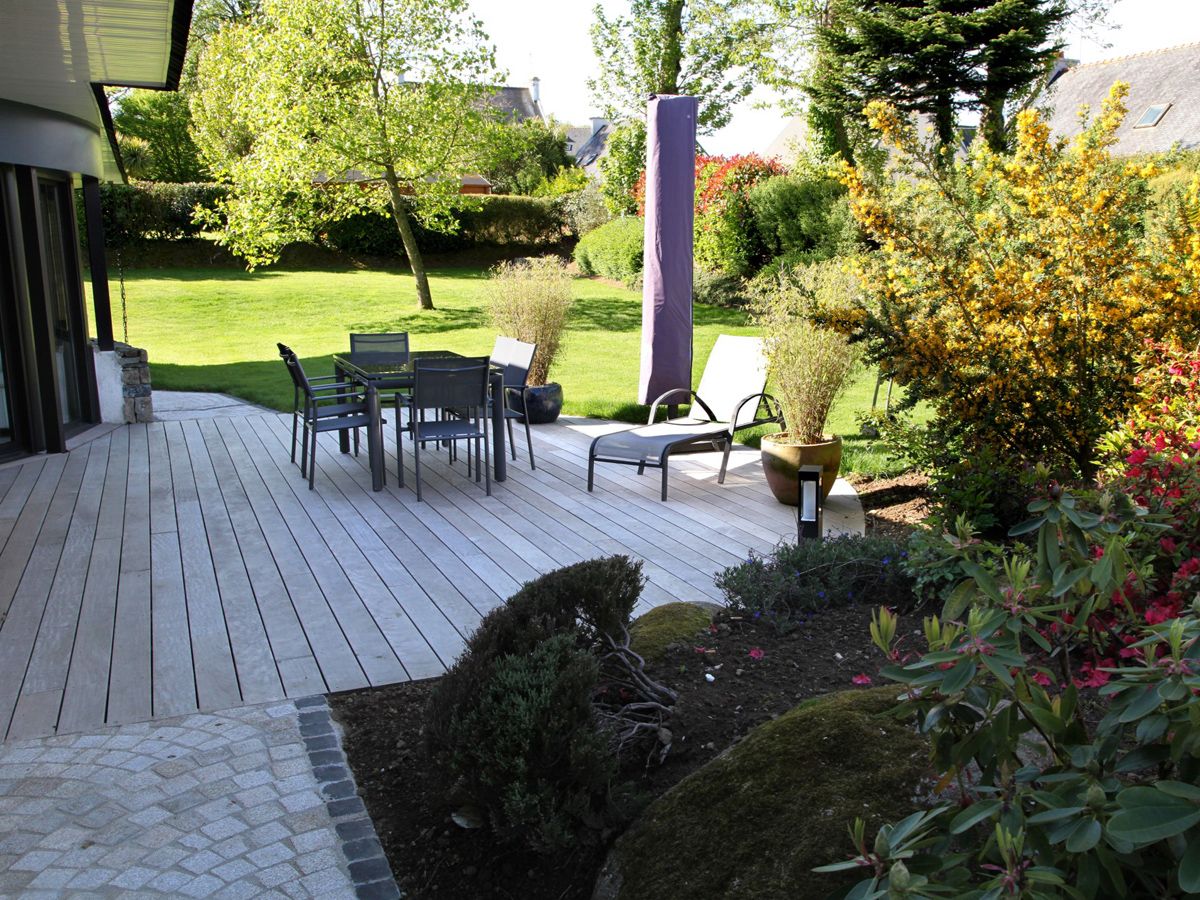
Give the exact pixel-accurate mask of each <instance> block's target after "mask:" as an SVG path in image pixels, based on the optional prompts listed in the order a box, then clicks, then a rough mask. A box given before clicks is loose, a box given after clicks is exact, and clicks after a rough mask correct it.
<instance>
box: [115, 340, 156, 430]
mask: <svg viewBox="0 0 1200 900" xmlns="http://www.w3.org/2000/svg"><path fill="white" fill-rule="evenodd" d="M113 349H114V350H115V351H116V354H117V361H118V362H119V363H120V365H121V396H122V398H123V399H124V403H125V421H126V423H128V424H131V425H132V424H133V423H134V422H153V421H154V398H153V395H152V394H151V391H150V362H149V356H148V355H147V353H146V351H145V350H142V349H140V348H138V347H130V346H129V345H128V344H115V345H114V346H113Z"/></svg>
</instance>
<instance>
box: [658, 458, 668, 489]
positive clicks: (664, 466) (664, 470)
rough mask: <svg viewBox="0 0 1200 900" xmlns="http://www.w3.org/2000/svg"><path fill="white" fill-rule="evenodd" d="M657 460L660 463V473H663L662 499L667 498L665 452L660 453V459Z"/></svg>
mask: <svg viewBox="0 0 1200 900" xmlns="http://www.w3.org/2000/svg"><path fill="white" fill-rule="evenodd" d="M659 462H660V463H661V464H662V473H663V479H662V498H663V500H666V499H667V454H666V453H664V454H663V455H662V459H660V460H659Z"/></svg>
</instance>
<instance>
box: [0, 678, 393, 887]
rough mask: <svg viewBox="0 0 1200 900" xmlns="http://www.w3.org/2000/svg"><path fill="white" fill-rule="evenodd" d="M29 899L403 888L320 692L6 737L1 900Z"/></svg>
mask: <svg viewBox="0 0 1200 900" xmlns="http://www.w3.org/2000/svg"><path fill="white" fill-rule="evenodd" d="M298 707H299V708H298ZM18 897H19V898H21V900H50V898H62V900H85V898H88V900H91V898H103V900H108V898H122V900H142V898H147V900H148V898H155V900H159V898H162V897H178V898H206V897H211V898H219V900H250V898H268V897H270V898H276V897H277V898H291V900H303V898H320V900H355V898H358V900H373V898H379V900H388V898H397V897H399V892H398V891H397V889H396V886H395V882H394V881H392V879H391V873H390V871H389V870H388V867H387V863H386V861H385V860H384V859H383V855H382V850H381V848H380V847H379V842H378V841H377V840H376V838H375V833H374V829H373V827H372V826H371V822H370V820H369V819H368V818H367V817H366V814H365V812H364V810H363V807H362V801H361V800H359V798H358V796H357V794H356V793H355V789H354V783H353V780H352V779H351V778H350V775H349V772H348V770H347V769H346V766H345V758H344V757H343V756H342V754H341V750H340V748H339V746H338V740H337V738H336V736H335V734H334V731H333V727H332V725H331V724H330V720H329V711H328V707H327V706H326V705H325V701H324V698H321V697H314V698H308V699H306V700H300V701H296V702H293V701H283V702H280V703H275V704H270V705H264V706H257V707H245V708H242V709H236V710H230V711H226V712H221V713H215V714H196V715H189V716H181V717H178V718H174V719H159V720H155V721H153V722H143V723H138V724H134V725H123V726H120V727H117V728H105V729H100V730H95V731H92V732H89V733H86V734H74V735H69V736H61V737H52V738H44V739H40V740H31V741H15V742H10V743H7V744H2V745H0V898H18Z"/></svg>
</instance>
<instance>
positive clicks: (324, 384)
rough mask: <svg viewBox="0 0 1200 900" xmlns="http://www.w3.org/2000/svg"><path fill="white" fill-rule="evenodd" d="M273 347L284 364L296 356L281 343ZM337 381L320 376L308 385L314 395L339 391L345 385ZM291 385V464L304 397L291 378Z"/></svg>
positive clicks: (310, 379)
mask: <svg viewBox="0 0 1200 900" xmlns="http://www.w3.org/2000/svg"><path fill="white" fill-rule="evenodd" d="M275 346H276V347H278V348H279V357H280V359H282V360H283V361H284V362H287V359H288V357H289V356H295V355H296V354H295V353H293V352H292V348H291V347H289V346H288V345H287V344H281V343H278V342H277V343H276V344H275ZM337 379H338V376H337V375H320V376H318V377H316V378H309V379H308V385H309V387H310V388H311V389H312V392H313V393H314V394H317V393H320V392H322V391H328V390H331V389H341V388H342V387H344V386H345V385H344V384H342V383H341V382H339V381H338V380H337ZM292 385H293V387H294V389H295V390H294V391H293V396H292V462H295V461H296V437H297V435H298V433H299V430H300V409H301V406H300V398H301V397H303V396H304V392H303V391H302V390H301V388H300V384H299V382H297V381H296V379H295V378H292ZM354 434H355V437H356V438H357V436H358V432H357V431H356V432H355V433H354Z"/></svg>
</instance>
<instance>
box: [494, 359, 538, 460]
mask: <svg viewBox="0 0 1200 900" xmlns="http://www.w3.org/2000/svg"><path fill="white" fill-rule="evenodd" d="M536 353H537V344H527V343H525V342H524V341H513V342H512V347H511V352H510V354H509V357H508V359H507V360H506V361H505V363H504V423H505V424H506V425H507V426H508V446H509V447H511V448H512V458H513V459H514V460H515V459H516V458H517V445H516V443H515V442H514V441H513V420H514V419H515V420H517V421H519V422H521V423H522V424H524V426H525V443H526V445H527V446H528V447H529V468H530V469H537V466H536V465H535V464H534V461H533V435H532V434H530V431H529V417H528V416H527V415H526V414H525V410H526V406H525V403H526V399H527V398H528V396H529V383H528V382H529V367H530V366H532V365H533V357H534V355H535V354H536ZM492 363H493V365H494V364H495V360H492Z"/></svg>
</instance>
